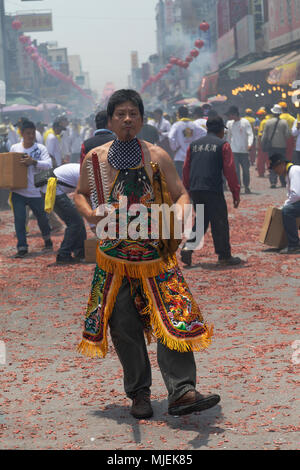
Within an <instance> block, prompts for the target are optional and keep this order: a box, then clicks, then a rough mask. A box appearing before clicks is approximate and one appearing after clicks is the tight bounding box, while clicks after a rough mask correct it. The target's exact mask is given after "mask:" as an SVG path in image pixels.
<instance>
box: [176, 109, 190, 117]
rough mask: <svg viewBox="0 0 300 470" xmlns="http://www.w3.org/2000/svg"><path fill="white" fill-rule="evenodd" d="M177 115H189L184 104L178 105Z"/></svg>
mask: <svg viewBox="0 0 300 470" xmlns="http://www.w3.org/2000/svg"><path fill="white" fill-rule="evenodd" d="M178 116H179V117H180V118H187V117H189V110H188V108H187V107H186V106H180V108H178Z"/></svg>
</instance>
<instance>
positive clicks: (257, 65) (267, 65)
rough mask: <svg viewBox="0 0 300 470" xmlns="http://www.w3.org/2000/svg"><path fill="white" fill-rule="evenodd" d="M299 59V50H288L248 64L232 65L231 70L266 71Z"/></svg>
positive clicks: (240, 71)
mask: <svg viewBox="0 0 300 470" xmlns="http://www.w3.org/2000/svg"><path fill="white" fill-rule="evenodd" d="M298 59H299V51H293V52H289V53H288V54H286V53H285V54H279V55H276V56H272V57H266V58H265V59H262V60H258V61H256V62H252V63H250V64H243V65H240V66H237V67H234V68H233V70H234V71H235V72H238V73H239V74H244V73H251V72H264V71H265V72H268V71H269V70H272V69H275V68H276V67H280V66H284V65H286V64H289V63H292V62H294V61H295V60H298Z"/></svg>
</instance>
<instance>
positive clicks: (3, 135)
mask: <svg viewBox="0 0 300 470" xmlns="http://www.w3.org/2000/svg"><path fill="white" fill-rule="evenodd" d="M11 146H12V144H11V142H10V140H9V139H8V128H7V126H6V125H5V124H0V153H7V152H9V151H10V147H11ZM0 158H1V157H0ZM8 198H9V191H8V190H7V189H0V210H2V211H5V210H9V208H10V207H9V204H8Z"/></svg>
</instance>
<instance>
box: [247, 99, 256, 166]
mask: <svg viewBox="0 0 300 470" xmlns="http://www.w3.org/2000/svg"><path fill="white" fill-rule="evenodd" d="M245 119H247V121H248V122H249V123H250V124H251V127H252V131H253V136H254V140H253V145H252V147H251V150H250V154H249V158H250V164H251V165H252V166H254V165H255V162H256V132H255V124H256V119H255V117H253V110H252V109H251V108H247V109H246V111H245Z"/></svg>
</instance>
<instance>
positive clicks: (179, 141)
mask: <svg viewBox="0 0 300 470" xmlns="http://www.w3.org/2000/svg"><path fill="white" fill-rule="evenodd" d="M206 134H207V132H206V131H205V130H204V129H202V128H201V127H198V126H196V124H195V123H194V122H193V121H190V120H186V119H184V120H181V121H177V122H175V124H173V126H172V127H171V130H170V132H169V142H170V147H171V149H172V150H173V151H176V153H175V157H174V160H175V161H181V162H184V161H185V157H186V153H187V149H188V148H189V146H190V145H191V143H192V142H194V141H195V140H198V139H200V138H201V137H204V136H205V135H206Z"/></svg>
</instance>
